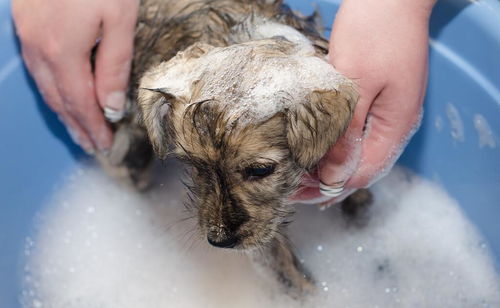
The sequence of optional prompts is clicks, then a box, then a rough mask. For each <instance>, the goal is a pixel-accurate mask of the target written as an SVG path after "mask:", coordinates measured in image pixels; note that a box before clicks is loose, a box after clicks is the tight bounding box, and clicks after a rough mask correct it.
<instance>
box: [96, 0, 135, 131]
mask: <svg viewBox="0 0 500 308" xmlns="http://www.w3.org/2000/svg"><path fill="white" fill-rule="evenodd" d="M127 9H128V11H127V12H126V13H124V14H125V15H122V14H120V13H121V12H117V11H111V12H109V13H108V14H107V15H106V16H104V25H103V29H102V31H103V32H102V40H101V42H100V44H99V48H98V50H97V57H96V68H95V82H96V88H97V98H98V101H99V104H100V105H101V107H102V109H103V110H104V112H105V115H106V118H107V119H108V120H109V121H111V122H117V121H119V120H120V119H121V118H122V117H123V115H124V107H125V102H126V89H127V86H128V80H129V75H130V65H131V59H132V53H133V45H134V34H135V24H136V20H137V9H134V8H127Z"/></svg>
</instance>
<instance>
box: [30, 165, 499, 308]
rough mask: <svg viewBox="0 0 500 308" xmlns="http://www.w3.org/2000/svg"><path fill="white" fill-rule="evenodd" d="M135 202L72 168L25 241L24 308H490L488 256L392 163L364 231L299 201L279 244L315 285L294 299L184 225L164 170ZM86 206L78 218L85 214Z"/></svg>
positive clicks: (493, 291) (95, 174)
mask: <svg viewBox="0 0 500 308" xmlns="http://www.w3.org/2000/svg"><path fill="white" fill-rule="evenodd" d="M163 168H164V169H163V170H162V172H164V173H165V174H168V175H169V176H170V178H169V179H162V180H161V181H159V182H160V183H164V185H163V186H161V187H160V185H158V186H157V188H156V189H153V190H152V191H150V192H148V193H147V194H144V195H139V194H137V193H135V192H133V191H129V190H127V189H125V188H123V187H120V186H118V185H116V184H114V183H113V182H112V181H110V179H109V178H108V177H106V176H105V175H103V174H102V172H101V171H98V170H96V169H94V168H87V167H85V168H80V169H78V170H77V171H75V172H74V173H73V174H72V175H71V176H70V177H69V180H68V182H67V183H66V184H65V186H64V187H62V189H61V191H60V192H58V193H57V194H56V195H55V196H54V198H53V200H52V201H51V202H50V204H49V205H48V206H46V207H45V208H44V209H43V211H42V212H41V213H40V214H39V217H38V219H37V221H38V223H37V228H36V230H37V232H36V234H34V235H32V236H30V237H28V238H26V242H25V252H26V253H25V261H26V262H25V266H24V279H23V280H24V289H23V292H22V294H21V298H22V303H23V306H24V307H26V308H40V307H51V308H59V307H61V308H62V307H64V308H67V307H70V308H88V307H101V308H114V307H121V308H129V307H130V308H132V307H133V308H149V307H172V306H175V307H464V306H466V307H498V306H499V305H500V284H499V279H498V276H497V274H496V273H495V269H494V266H493V264H492V260H491V256H490V255H489V250H488V247H487V245H486V244H485V243H484V241H483V240H482V239H481V238H480V236H479V235H478V234H477V232H476V230H475V228H474V227H473V226H472V225H471V224H470V223H469V222H468V221H467V220H466V218H465V217H464V215H463V214H462V212H461V211H460V208H459V206H458V205H457V204H456V202H454V201H453V200H452V199H450V197H448V196H447V195H446V193H445V192H444V191H443V190H441V189H440V188H439V187H436V185H435V184H433V183H430V182H426V181H424V180H422V179H420V178H418V177H416V176H415V175H412V174H410V173H408V172H406V171H404V170H401V169H399V168H397V169H396V170H394V171H392V172H391V173H390V174H389V175H388V176H387V177H386V178H384V179H383V180H382V181H381V182H380V183H378V184H376V185H375V187H374V189H373V190H374V194H375V200H376V201H375V204H374V205H373V207H372V208H371V210H370V219H369V221H368V224H367V225H366V226H364V227H359V226H354V225H350V224H349V223H348V222H347V221H346V220H345V219H344V218H343V217H342V215H341V213H340V211H338V209H336V208H335V207H332V208H330V209H329V210H326V211H323V212H320V211H318V210H317V209H316V208H315V207H314V206H310V205H309V206H298V208H297V210H298V214H297V216H296V217H295V219H294V223H293V224H291V226H290V237H291V240H292V242H293V243H294V246H295V247H296V250H297V252H298V254H299V255H298V257H299V260H300V261H301V263H302V264H303V265H304V266H305V267H306V268H308V269H309V270H310V272H311V273H312V274H313V276H314V277H315V280H316V281H317V286H318V292H316V294H314V295H312V296H310V297H308V298H306V299H305V300H304V301H296V300H294V299H292V298H291V297H289V296H288V295H286V294H285V293H284V292H283V290H282V288H281V286H280V285H279V284H278V283H276V282H273V281H268V280H266V279H263V278H262V276H261V275H260V274H259V272H258V271H256V269H255V268H254V267H253V266H252V264H251V262H249V260H248V258H247V257H246V256H245V255H243V254H241V253H233V252H231V251H228V250H223V249H216V248H211V247H210V246H209V245H208V244H207V243H206V242H205V241H206V240H204V239H203V238H201V236H199V234H198V233H197V229H196V221H195V220H194V219H195V218H194V219H187V220H185V218H186V215H188V214H186V212H185V211H184V208H183V205H182V200H183V198H184V196H183V193H181V191H182V190H183V189H182V184H181V183H180V181H179V180H178V178H177V177H178V176H179V174H180V173H181V171H180V170H178V171H175V170H176V167H174V166H172V165H171V164H167V165H166V166H164V167H163ZM91 208H92V209H93V210H92V211H90V212H91V213H89V209H91Z"/></svg>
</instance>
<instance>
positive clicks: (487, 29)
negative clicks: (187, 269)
mask: <svg viewBox="0 0 500 308" xmlns="http://www.w3.org/2000/svg"><path fill="white" fill-rule="evenodd" d="M288 2H289V3H290V4H291V5H292V7H293V8H295V9H300V10H302V11H303V12H305V13H310V12H312V6H311V4H310V3H311V1H297V0H296V1H288ZM316 2H317V3H318V5H317V7H318V8H319V9H320V11H321V13H322V15H323V17H324V20H325V22H326V23H327V24H328V25H329V24H331V20H332V19H333V17H334V15H335V12H336V10H337V7H338V3H339V2H338V1H316ZM9 12H10V10H9V1H6V0H0V46H1V47H0V140H1V143H2V144H1V146H0V208H1V214H0V307H18V306H19V304H18V295H19V292H20V276H21V275H20V273H21V272H22V271H21V270H22V269H21V255H22V251H23V246H24V240H25V238H26V236H28V235H29V233H30V230H31V226H32V222H33V218H34V215H35V213H36V212H37V211H38V210H39V209H40V207H41V205H42V204H43V203H44V201H45V200H47V198H48V197H49V196H50V195H51V194H52V192H53V191H54V189H55V185H56V183H57V182H58V181H59V180H60V179H61V177H62V176H63V175H64V174H65V172H66V171H68V170H69V169H70V168H71V167H72V166H73V165H75V163H76V162H77V160H78V159H81V158H83V157H84V155H83V153H82V152H81V151H80V150H79V149H78V148H77V147H76V146H75V145H74V144H73V143H72V142H71V140H70V138H69V137H68V135H67V133H66V132H65V130H64V128H63V126H62V125H61V124H60V123H59V122H58V120H57V118H56V116H55V115H54V114H53V113H52V112H51V111H49V110H48V109H47V107H45V105H44V104H43V102H42V100H41V98H40V95H39V94H38V93H37V91H36V89H35V87H34V84H33V82H32V80H31V79H30V78H29V77H28V75H27V73H26V70H25V69H24V67H23V65H22V61H21V58H20V55H19V47H18V45H17V42H16V39H15V37H14V33H13V29H12V24H11V19H10V13H9ZM431 35H432V41H431V56H430V64H431V69H430V79H429V88H428V93H427V99H426V104H425V106H426V107H425V112H426V113H425V117H424V120H423V125H422V128H421V129H420V131H419V132H418V133H417V135H416V136H415V137H414V138H413V140H412V142H411V143H410V145H409V146H408V148H407V149H406V151H405V153H404V155H403V157H402V158H401V159H400V163H401V164H403V165H406V166H408V167H410V168H411V169H413V170H415V171H416V172H418V173H419V174H421V175H423V176H425V177H427V178H430V179H433V180H436V181H438V182H439V183H441V184H442V185H443V187H445V188H446V189H447V190H448V192H449V193H450V194H451V195H452V196H454V198H456V199H457V200H458V201H459V202H460V204H461V205H462V207H463V209H464V211H465V212H466V214H467V215H468V217H469V218H470V219H471V220H472V221H473V222H474V223H475V224H476V225H477V227H478V228H479V230H480V231H481V232H482V234H483V235H484V237H485V239H486V240H487V241H488V243H489V245H490V246H491V248H492V251H493V253H494V255H495V258H496V260H497V264H499V262H498V261H499V260H500V222H499V219H500V121H499V119H500V2H499V1H497V0H480V1H477V2H476V1H465V0H463V1H462V0H441V1H440V2H439V3H438V5H437V7H436V9H435V11H434V14H433V18H432V22H431ZM485 123H487V124H489V127H490V129H491V134H488V132H487V127H485ZM497 268H498V267H497Z"/></svg>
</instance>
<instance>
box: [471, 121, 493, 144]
mask: <svg viewBox="0 0 500 308" xmlns="http://www.w3.org/2000/svg"><path fill="white" fill-rule="evenodd" d="M473 121H474V128H475V129H476V132H477V135H478V137H479V147H480V148H483V147H490V148H492V149H494V148H496V146H497V144H496V142H495V136H494V134H493V131H492V130H491V127H490V125H489V123H488V121H487V120H486V118H485V117H484V116H483V115H481V114H475V115H474V119H473Z"/></svg>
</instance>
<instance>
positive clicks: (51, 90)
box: [23, 49, 94, 154]
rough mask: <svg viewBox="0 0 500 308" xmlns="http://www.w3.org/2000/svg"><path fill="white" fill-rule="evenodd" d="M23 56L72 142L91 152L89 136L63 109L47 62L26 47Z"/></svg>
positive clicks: (92, 148) (45, 99) (92, 151)
mask: <svg viewBox="0 0 500 308" xmlns="http://www.w3.org/2000/svg"><path fill="white" fill-rule="evenodd" d="M23 57H24V59H25V63H26V65H27V67H28V69H29V70H30V72H31V73H32V76H33V78H34V79H35V83H36V84H37V87H38V89H39V90H40V94H41V95H42V97H43V98H44V101H45V102H46V103H47V105H48V106H49V107H50V109H52V110H53V111H54V112H56V113H57V114H58V116H59V120H60V121H61V122H63V124H64V125H65V127H66V129H67V130H68V134H69V135H70V137H71V139H72V140H73V142H75V143H76V144H78V145H79V146H81V147H82V148H83V149H84V150H85V152H87V153H88V154H93V153H94V145H93V144H92V142H91V140H90V138H89V136H88V135H87V134H86V133H85V130H84V129H83V128H82V127H81V126H80V125H79V124H78V122H76V121H75V120H74V119H73V118H72V117H71V115H69V114H68V113H67V112H66V110H65V109H64V106H63V104H62V98H61V96H60V95H59V92H58V90H57V88H56V87H55V84H56V83H55V79H54V76H53V74H52V72H51V70H50V69H49V66H48V64H47V63H45V62H44V61H43V60H40V59H39V58H38V57H36V56H34V55H33V54H30V53H29V52H28V51H26V49H23Z"/></svg>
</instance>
